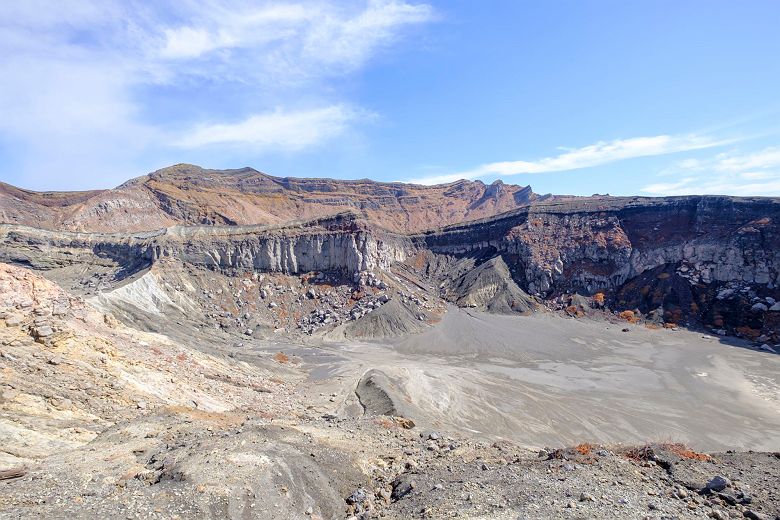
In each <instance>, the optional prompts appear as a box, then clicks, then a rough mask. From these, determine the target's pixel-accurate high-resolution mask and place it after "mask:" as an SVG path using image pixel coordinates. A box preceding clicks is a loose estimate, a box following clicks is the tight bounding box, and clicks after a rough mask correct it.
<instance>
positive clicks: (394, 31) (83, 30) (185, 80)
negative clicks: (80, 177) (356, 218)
mask: <svg viewBox="0 0 780 520" xmlns="http://www.w3.org/2000/svg"><path fill="white" fill-rule="evenodd" d="M412 2H413V0H410V1H408V2H407V1H403V0H354V1H350V2H342V1H337V0H292V1H288V2H277V1H259V2H258V1H250V0H220V1H214V0H203V1H195V0H180V1H179V0H177V1H175V2H173V1H161V2H152V3H136V2H126V1H121V0H71V1H69V2H61V1H59V0H36V1H34V2H32V1H31V2H0V73H2V76H3V81H0V113H1V114H3V117H2V118H0V146H3V145H7V146H6V149H13V150H16V151H17V152H15V153H16V157H15V160H16V163H17V166H18V167H19V168H20V169H21V170H23V171H31V172H39V171H41V170H43V169H46V168H50V167H52V165H56V164H58V163H59V164H62V163H64V162H72V164H73V165H74V166H81V165H82V164H85V165H86V166H87V168H86V169H80V171H82V172H83V173H84V175H94V176H97V175H98V174H102V175H105V172H116V171H117V170H123V171H124V170H126V169H128V168H130V169H132V168H133V165H134V164H136V163H137V162H138V161H139V157H145V156H146V155H148V151H149V149H150V148H152V149H155V150H158V151H159V150H161V149H163V150H165V149H166V147H169V148H170V150H175V149H176V148H177V146H187V147H195V146H200V145H204V146H205V145H208V146H212V147H213V146H219V145H220V144H225V145H229V146H240V145H245V146H247V147H250V148H251V150H252V151H257V150H273V149H277V148H278V149H285V150H301V149H303V148H305V147H307V146H314V145H316V144H318V143H319V142H322V140H324V139H332V138H333V137H334V136H337V135H339V134H340V133H343V131H344V129H345V128H347V127H348V126H349V125H351V124H354V123H355V122H357V121H360V120H361V117H360V116H361V114H365V113H366V112H367V111H366V110H361V109H360V108H359V107H357V108H354V109H353V108H348V107H350V106H353V105H352V104H351V103H350V100H349V99H345V98H344V97H343V95H340V94H339V92H338V91H337V90H335V89H333V86H332V83H331V82H332V80H333V79H335V78H338V77H343V76H344V75H346V74H351V73H355V72H357V71H359V70H360V69H361V68H363V67H364V66H366V64H367V63H369V62H370V60H371V59H372V58H373V57H374V56H376V55H377V53H378V52H380V51H382V50H383V49H386V48H387V47H389V46H391V45H393V44H395V43H396V42H398V41H399V40H400V39H401V37H402V35H403V34H404V31H405V29H406V28H408V27H410V26H414V25H419V24H422V23H425V22H428V21H431V20H432V19H433V18H434V16H435V13H434V11H433V9H432V8H431V7H430V6H429V5H427V4H424V3H412ZM204 89H208V91H209V92H210V93H212V97H211V98H210V99H209V102H208V103H203V102H202V99H203V98H202V97H199V96H200V93H201V92H202V91H203V90H204ZM170 91H175V96H176V98H177V101H178V102H181V101H182V100H185V99H188V98H189V97H190V96H191V98H192V99H193V103H195V104H194V105H193V106H192V107H186V104H184V103H181V106H184V107H186V108H180V109H178V111H176V109H175V107H176V106H177V105H176V104H171V105H166V107H165V115H164V116H159V115H158V114H157V111H158V108H159V106H160V103H164V101H165V98H164V96H165V95H166V92H170ZM236 93H239V94H240V96H237V95H236ZM234 98H240V99H234ZM155 103H156V104H155ZM301 106H304V107H307V109H308V110H307V111H306V112H296V110H300V107H301ZM277 107H280V108H278V110H277ZM235 121H239V123H235ZM305 123H309V124H311V125H321V126H319V127H318V128H305V127H304V124H305ZM296 124H297V126H296ZM269 125H280V126H279V129H278V137H277V138H276V139H273V138H271V137H270V135H271V134H272V133H273V132H271V131H270V130H269ZM242 131H246V132H247V133H248V134H247V136H246V137H244V136H242V135H240V133H241V132H242ZM298 131H300V133H301V135H300V136H295V135H293V134H295V133H296V132H298ZM177 132H181V133H177ZM209 132H211V133H212V134H213V135H212V136H211V137H209V135H208V133H209ZM11 144H12V145H13V146H11ZM120 165H125V166H126V168H124V169H122V168H121V167H120ZM93 168H94V169H93ZM133 173H136V174H137V173H138V172H137V171H135V172H133ZM119 175H124V173H120V174H119ZM117 180H119V179H117Z"/></svg>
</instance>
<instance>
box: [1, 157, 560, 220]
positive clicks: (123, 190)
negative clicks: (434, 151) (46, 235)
mask: <svg viewBox="0 0 780 520" xmlns="http://www.w3.org/2000/svg"><path fill="white" fill-rule="evenodd" d="M545 198H548V196H540V195H537V194H535V193H534V192H533V190H532V189H531V188H530V187H529V186H517V185H508V184H504V183H503V182H501V181H496V182H494V183H493V184H489V185H486V184H485V183H483V182H481V181H469V180H461V181H455V182H452V183H448V184H440V185H434V186H423V185H419V184H405V183H401V182H378V181H372V180H369V179H357V180H339V179H330V178H317V177H309V178H296V177H275V176H272V175H269V174H267V173H264V172H261V171H258V170H255V169H253V168H249V167H245V168H240V169H233V170H212V169H205V168H201V167H199V166H195V165H189V164H177V165H173V166H170V167H167V168H162V169H160V170H156V171H154V172H151V173H148V174H146V175H142V176H139V177H135V178H133V179H130V180H128V181H126V182H124V183H122V184H120V185H119V186H117V187H116V188H113V189H108V190H91V191H79V192H36V191H31V190H25V189H21V188H17V187H14V186H12V185H10V184H5V183H0V203H2V204H0V207H2V208H3V210H2V212H0V219H2V222H3V223H7V224H22V225H30V226H33V227H41V228H47V229H58V230H73V231H90V232H102V231H108V232H110V231H126V232H130V231H149V230H152V229H159V228H163V227H170V226H173V225H199V224H205V225H254V224H273V223H281V222H285V221H289V220H301V219H303V220H308V219H313V218H318V217H324V216H329V215H332V214H335V213H338V212H341V211H344V210H356V211H360V212H362V213H363V214H364V215H365V217H366V218H367V219H368V220H369V221H371V222H373V223H374V224H375V225H379V226H380V227H384V228H386V229H388V230H390V231H395V232H417V231H422V230H424V229H428V228H432V227H434V228H435V227H442V226H445V225H448V224H454V223H458V222H463V221H467V220H473V219H477V218H482V217H489V216H492V215H495V214H498V213H502V212H504V211H507V210H510V209H513V208H516V207H521V206H523V205H526V204H530V203H533V202H535V201H538V200H544V199H545Z"/></svg>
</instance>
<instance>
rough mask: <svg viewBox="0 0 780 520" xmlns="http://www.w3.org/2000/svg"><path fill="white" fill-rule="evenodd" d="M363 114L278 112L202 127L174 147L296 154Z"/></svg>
mask: <svg viewBox="0 0 780 520" xmlns="http://www.w3.org/2000/svg"><path fill="white" fill-rule="evenodd" d="M363 117H364V114H361V113H360V112H359V111H356V110H354V109H351V108H349V107H346V106H344V105H334V106H328V107H324V108H317V109H314V110H306V111H284V110H275V111H274V112H269V113H265V114H255V115H252V116H250V117H248V118H247V119H245V120H243V121H240V122H238V123H232V124H224V123H219V124H208V125H199V126H198V127H196V128H194V129H193V130H191V131H190V132H189V133H188V134H187V135H185V136H183V137H182V138H181V139H179V140H177V141H176V142H175V144H176V145H177V146H181V147H184V148H196V147H201V146H208V145H214V144H227V145H247V146H250V147H252V149H254V150H268V149H273V150H283V151H297V150H301V149H304V148H307V147H309V146H313V145H316V144H319V143H321V142H323V141H325V140H327V139H330V138H333V137H335V136H337V135H339V134H341V133H342V132H344V130H345V129H346V128H347V126H348V125H349V123H351V122H352V121H353V120H355V119H359V118H363Z"/></svg>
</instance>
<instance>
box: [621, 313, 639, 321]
mask: <svg viewBox="0 0 780 520" xmlns="http://www.w3.org/2000/svg"><path fill="white" fill-rule="evenodd" d="M618 316H619V317H620V319H622V320H626V321H627V322H629V323H636V322H637V321H639V318H637V316H636V314H634V311H623V312H621V313H620V314H618Z"/></svg>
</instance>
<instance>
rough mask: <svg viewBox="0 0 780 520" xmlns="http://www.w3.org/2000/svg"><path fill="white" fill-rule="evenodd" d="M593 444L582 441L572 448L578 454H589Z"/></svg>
mask: <svg viewBox="0 0 780 520" xmlns="http://www.w3.org/2000/svg"><path fill="white" fill-rule="evenodd" d="M594 448H595V446H594V445H593V444H590V443H587V442H584V443H582V444H578V445H576V446H575V447H574V450H575V451H576V452H577V453H579V454H580V455H590V454H591V453H592V452H593V450H594Z"/></svg>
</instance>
